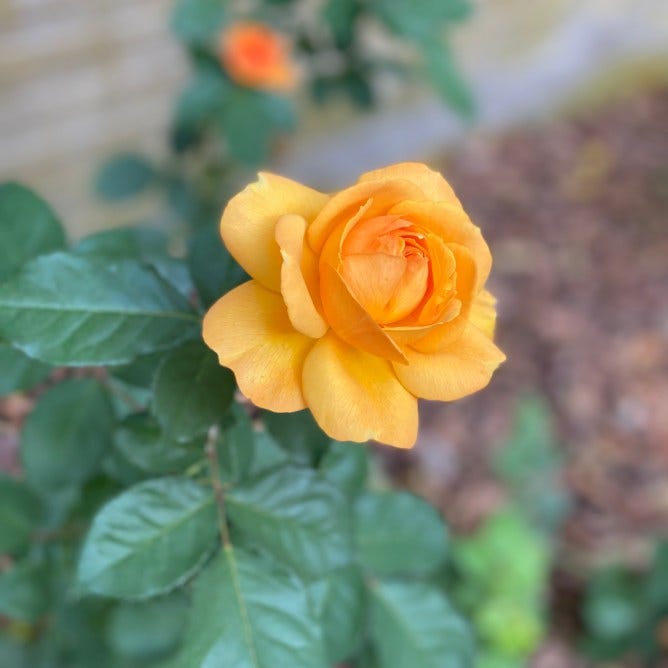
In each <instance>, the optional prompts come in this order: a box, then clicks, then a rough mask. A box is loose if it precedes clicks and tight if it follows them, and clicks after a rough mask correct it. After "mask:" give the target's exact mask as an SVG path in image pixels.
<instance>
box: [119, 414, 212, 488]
mask: <svg viewBox="0 0 668 668" xmlns="http://www.w3.org/2000/svg"><path fill="white" fill-rule="evenodd" d="M114 441H115V445H116V448H117V449H118V450H119V451H120V453H121V454H122V455H123V456H124V457H125V459H127V460H128V461H129V462H130V463H131V464H132V465H134V466H136V467H137V468H138V469H141V470H142V471H143V472H145V473H149V474H152V475H164V474H166V473H174V472H177V471H181V470H183V469H184V468H186V467H187V466H188V465H190V464H192V463H193V462H194V461H196V460H197V459H198V458H200V457H203V456H204V439H203V438H202V439H197V440H195V441H194V442H189V443H179V442H177V441H176V440H175V439H174V438H173V437H172V436H171V435H168V434H167V433H166V432H164V431H163V430H162V429H161V428H160V426H159V425H158V424H157V423H156V421H155V420H154V419H153V418H152V417H151V416H150V415H148V414H146V413H136V414H133V415H130V416H128V417H127V418H125V420H123V422H121V424H120V425H118V428H117V429H116V433H115V438H114Z"/></svg>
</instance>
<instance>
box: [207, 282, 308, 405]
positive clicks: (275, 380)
mask: <svg viewBox="0 0 668 668" xmlns="http://www.w3.org/2000/svg"><path fill="white" fill-rule="evenodd" d="M202 336H203V338H204V341H205V343H206V344H207V345H208V346H209V348H211V349H212V350H213V351H214V352H216V353H217V355H218V359H219V361H220V363H221V364H222V365H223V366H226V367H229V368H230V369H232V371H233V372H234V375H235V376H236V379H237V383H238V385H239V389H240V390H241V392H242V393H243V394H244V395H245V396H246V397H248V399H250V400H251V401H252V402H253V403H254V404H255V405H256V406H260V407H261V408H268V409H269V410H272V411H276V412H279V413H287V412H291V411H297V410H300V409H302V408H304V407H305V405H306V404H305V403H304V397H303V395H302V389H301V376H302V367H303V364H304V360H305V359H306V356H307V354H308V352H309V351H310V350H311V347H312V346H313V339H310V338H309V337H307V336H304V335H303V334H300V333H299V332H297V331H295V329H294V328H293V327H292V324H291V323H290V320H289V318H288V314H287V310H286V307H285V304H284V303H283V299H282V298H281V296H280V295H278V294H276V293H274V292H271V291H270V290H267V289H266V288H264V287H262V286H261V285H260V284H259V283H257V282H256V281H248V282H246V283H242V284H241V285H239V286H238V287H236V288H234V290H231V291H230V292H228V293H227V294H226V295H225V296H224V297H221V298H220V299H219V300H218V301H217V302H216V303H215V304H214V305H213V306H212V307H211V308H210V309H209V311H208V312H207V314H206V315H205V316H204V323H203V325H202Z"/></svg>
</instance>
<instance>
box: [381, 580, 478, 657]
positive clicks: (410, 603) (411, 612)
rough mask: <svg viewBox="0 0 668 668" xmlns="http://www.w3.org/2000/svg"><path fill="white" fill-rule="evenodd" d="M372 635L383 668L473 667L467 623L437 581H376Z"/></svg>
mask: <svg viewBox="0 0 668 668" xmlns="http://www.w3.org/2000/svg"><path fill="white" fill-rule="evenodd" d="M371 637H372V641H373V644H374V647H375V649H376V652H377V654H378V659H379V666H380V668H470V667H472V666H473V640H472V637H471V633H470V631H469V629H468V626H467V625H466V623H465V622H464V620H463V619H462V618H461V617H460V616H459V614H458V613H457V612H456V611H455V610H454V608H453V607H452V606H451V604H450V603H449V602H448V600H447V599H446V598H445V596H444V595H443V594H442V593H441V592H440V590H439V589H437V588H436V587H435V586H433V585H430V584H427V583H425V582H375V583H373V585H372V586H371Z"/></svg>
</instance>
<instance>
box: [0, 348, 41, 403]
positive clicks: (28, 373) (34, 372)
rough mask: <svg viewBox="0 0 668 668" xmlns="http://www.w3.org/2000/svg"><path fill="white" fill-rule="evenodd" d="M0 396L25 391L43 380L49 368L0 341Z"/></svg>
mask: <svg viewBox="0 0 668 668" xmlns="http://www.w3.org/2000/svg"><path fill="white" fill-rule="evenodd" d="M0 369H2V373H1V374H0V396H2V395H4V394H10V393H11V392H17V391H19V390H25V389H28V388H30V387H33V386H34V385H37V383H39V382H41V381H42V380H44V379H45V378H46V377H47V376H48V375H49V373H50V372H51V367H50V366H48V365H46V364H43V363H42V362H38V361H37V360H33V359H30V358H29V357H28V356H27V355H25V354H24V353H22V352H21V351H20V350H17V349H16V348H13V347H12V346H10V345H9V344H8V343H3V342H2V341H0Z"/></svg>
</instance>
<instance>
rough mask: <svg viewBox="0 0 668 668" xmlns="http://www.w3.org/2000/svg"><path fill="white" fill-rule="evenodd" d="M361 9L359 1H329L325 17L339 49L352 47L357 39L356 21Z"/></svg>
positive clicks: (324, 10)
mask: <svg viewBox="0 0 668 668" xmlns="http://www.w3.org/2000/svg"><path fill="white" fill-rule="evenodd" d="M360 10H361V7H360V5H359V2H358V0H328V2H327V4H326V5H325V7H324V9H323V17H324V19H325V21H326V22H327V23H328V24H329V28H330V30H331V31H332V34H333V35H334V42H335V43H336V46H337V47H338V48H339V49H345V48H346V47H348V46H350V45H351V44H352V42H353V40H354V38H355V20H356V19H357V17H358V15H359V13H360Z"/></svg>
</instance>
